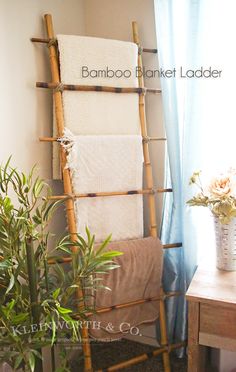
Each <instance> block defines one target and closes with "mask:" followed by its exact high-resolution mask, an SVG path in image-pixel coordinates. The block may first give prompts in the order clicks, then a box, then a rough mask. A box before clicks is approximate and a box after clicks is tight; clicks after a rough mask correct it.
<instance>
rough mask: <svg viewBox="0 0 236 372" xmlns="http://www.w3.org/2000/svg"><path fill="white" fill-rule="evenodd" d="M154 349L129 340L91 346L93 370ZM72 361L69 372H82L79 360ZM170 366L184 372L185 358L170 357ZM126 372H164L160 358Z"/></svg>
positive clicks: (173, 369) (185, 369)
mask: <svg viewBox="0 0 236 372" xmlns="http://www.w3.org/2000/svg"><path fill="white" fill-rule="evenodd" d="M154 349H155V348H154V347H152V346H149V345H143V344H140V343H138V342H133V341H129V340H121V341H115V342H110V343H103V344H92V355H93V368H94V370H95V371H96V370H97V369H105V368H107V367H109V366H111V365H113V364H116V363H119V362H122V361H125V360H127V359H130V358H132V357H135V356H137V355H140V354H143V353H148V352H151V351H152V350H154ZM78 359H79V358H78V355H77V358H76V360H75V359H74V360H73V361H72V363H71V372H80V371H81V372H82V371H83V366H82V363H81V360H80V361H79V360H78ZM171 366H172V371H173V372H186V371H187V360H186V358H183V359H178V358H177V357H175V356H174V354H172V355H171ZM124 371H127V372H146V371H148V372H149V371H150V372H154V371H155V372H164V369H163V365H162V357H161V356H158V357H154V358H151V359H148V360H147V361H145V362H143V363H139V364H136V365H134V366H132V367H129V368H126V369H124Z"/></svg>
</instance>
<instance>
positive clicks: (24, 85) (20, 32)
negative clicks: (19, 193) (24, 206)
mask: <svg viewBox="0 0 236 372" xmlns="http://www.w3.org/2000/svg"><path fill="white" fill-rule="evenodd" d="M83 5H84V2H83V0H20V1H19V0H10V1H8V0H0V45H1V58H0V71H1V89H0V128H1V140H0V163H1V162H4V161H5V160H6V159H7V158H8V157H9V156H10V155H12V156H13V158H12V164H14V166H17V167H19V168H20V169H21V170H23V171H24V172H27V171H29V169H30V168H31V167H32V166H33V165H34V164H37V165H38V172H39V174H40V176H41V177H44V178H46V179H47V180H50V179H51V145H50V144H48V143H40V142H39V141H38V137H39V136H50V135H51V132H52V100H51V93H50V92H47V91H45V90H42V89H41V90H40V89H36V88H35V82H36V81H50V67H49V59H48V50H47V47H46V46H45V45H42V44H33V43H32V42H30V37H31V36H36V37H40V36H41V37H43V36H46V35H45V27H44V23H43V15H44V14H45V13H51V14H52V15H53V19H54V26H55V33H68V34H83V33H84V6H83ZM49 183H50V182H49ZM52 186H53V188H54V190H55V192H58V193H60V192H61V191H62V188H61V185H60V183H59V182H53V183H52ZM64 216H65V214H64V212H63V211H61V213H60V212H58V213H57V215H56V216H55V219H54V221H53V222H54V223H53V230H54V231H55V233H57V232H58V233H62V232H63V230H64V227H65V219H64Z"/></svg>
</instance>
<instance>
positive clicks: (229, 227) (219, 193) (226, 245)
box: [187, 169, 236, 270]
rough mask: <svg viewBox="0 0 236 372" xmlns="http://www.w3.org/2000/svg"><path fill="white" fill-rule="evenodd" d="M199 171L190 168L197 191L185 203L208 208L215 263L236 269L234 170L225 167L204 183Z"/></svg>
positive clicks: (235, 189) (235, 193)
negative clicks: (212, 220) (211, 225)
mask: <svg viewBox="0 0 236 372" xmlns="http://www.w3.org/2000/svg"><path fill="white" fill-rule="evenodd" d="M200 175H201V172H200V171H199V172H194V173H193V175H192V177H191V178H190V182H189V183H190V185H195V186H197V188H198V190H199V192H197V194H196V195H195V196H193V197H192V198H191V199H190V200H188V202H187V203H188V204H189V205H190V206H203V207H207V208H209V209H210V211H211V213H212V215H213V217H214V225H215V235H216V248H217V267H218V268H219V269H223V270H236V239H235V236H236V218H235V217H236V171H235V170H234V169H229V170H228V171H227V172H226V173H221V174H218V175H216V176H215V177H213V178H212V179H211V180H210V181H209V182H208V183H206V185H203V183H202V180H201V176H200Z"/></svg>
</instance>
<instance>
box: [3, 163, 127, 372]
mask: <svg viewBox="0 0 236 372" xmlns="http://www.w3.org/2000/svg"><path fill="white" fill-rule="evenodd" d="M50 195H51V190H50V188H49V186H48V185H47V184H46V183H45V182H44V181H43V180H42V179H40V178H39V177H36V178H35V177H34V169H32V171H31V172H30V173H29V174H28V175H26V174H25V173H20V172H18V171H17V169H15V168H12V166H11V165H10V159H9V160H8V162H7V163H6V164H5V165H4V166H1V167H0V345H1V348H0V363H4V362H7V363H8V364H9V365H10V366H11V367H12V369H13V370H18V369H21V370H24V371H40V372H42V371H43V368H42V347H45V346H48V345H50V346H51V351H52V367H53V369H54V370H55V359H54V345H55V344H57V343H58V342H59V341H60V340H63V338H65V337H67V338H68V337H69V338H70V340H71V341H72V342H78V341H79V340H80V338H81V335H80V331H81V328H80V327H79V326H78V316H80V317H81V320H82V321H83V320H85V319H86V313H87V312H91V311H94V308H93V304H92V301H86V296H91V295H92V293H93V291H94V290H96V289H97V288H98V287H99V286H101V285H102V284H101V283H100V281H97V280H96V275H97V274H100V273H104V272H108V271H109V270H112V269H114V268H117V267H118V266H117V265H116V264H114V263H113V261H112V259H113V257H115V256H117V255H120V254H121V252H116V251H109V252H106V247H107V244H108V243H109V240H110V237H108V238H107V239H106V240H105V241H104V242H103V243H102V244H101V246H100V248H99V249H95V247H94V241H95V237H94V236H91V234H90V232H89V230H88V229H86V233H87V239H86V240H85V239H83V238H82V237H81V236H80V235H78V236H77V238H78V239H77V241H76V242H74V241H73V242H72V241H71V240H70V237H69V236H64V237H63V238H61V239H60V240H59V241H58V242H54V249H53V251H51V252H49V249H48V247H49V243H50V242H51V241H52V240H53V239H54V238H55V237H53V235H52V234H51V233H50V231H49V229H48V225H49V223H50V221H51V219H52V217H53V214H54V212H55V210H56V209H57V208H58V207H59V205H60V203H61V202H58V201H57V202H52V201H50ZM72 246H76V247H77V248H78V250H76V251H74V252H73V251H72V249H71V248H72ZM62 253H63V254H66V256H67V260H68V261H71V265H70V268H69V269H68V268H67V269H65V265H62V264H61V263H60V262H61V261H63V260H62V259H61V254H62ZM53 262H54V265H52V263H53ZM78 289H80V293H82V297H81V298H80V299H79V300H78V299H77V300H76V298H75V292H76V291H78ZM85 289H86V290H85ZM88 290H89V291H88ZM91 290H92V291H91ZM78 301H80V304H81V303H82V304H83V306H82V307H81V306H78ZM86 304H88V305H86ZM89 304H92V305H89ZM75 312H76V313H77V314H76V315H77V317H76V319H75V317H74V313H75ZM68 325H69V326H68ZM62 355H64V354H63V353H62ZM59 370H60V371H69V369H68V363H67V360H66V359H65V358H64V359H63V360H62V361H61V367H60V369H59Z"/></svg>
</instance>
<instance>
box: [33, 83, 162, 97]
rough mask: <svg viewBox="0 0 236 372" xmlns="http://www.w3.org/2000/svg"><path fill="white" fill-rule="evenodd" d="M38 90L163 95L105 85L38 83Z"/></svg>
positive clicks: (147, 90) (157, 90)
mask: <svg viewBox="0 0 236 372" xmlns="http://www.w3.org/2000/svg"><path fill="white" fill-rule="evenodd" d="M36 88H46V89H54V90H56V91H60V92H62V91H64V90H72V91H78V92H105V93H117V94H121V93H138V94H145V93H155V94H156V93H161V89H153V88H145V87H138V88H136V87H130V88H129V87H128V88H121V87H110V86H105V85H78V84H62V83H53V82H52V83H46V82H42V81H38V82H37V83H36Z"/></svg>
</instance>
